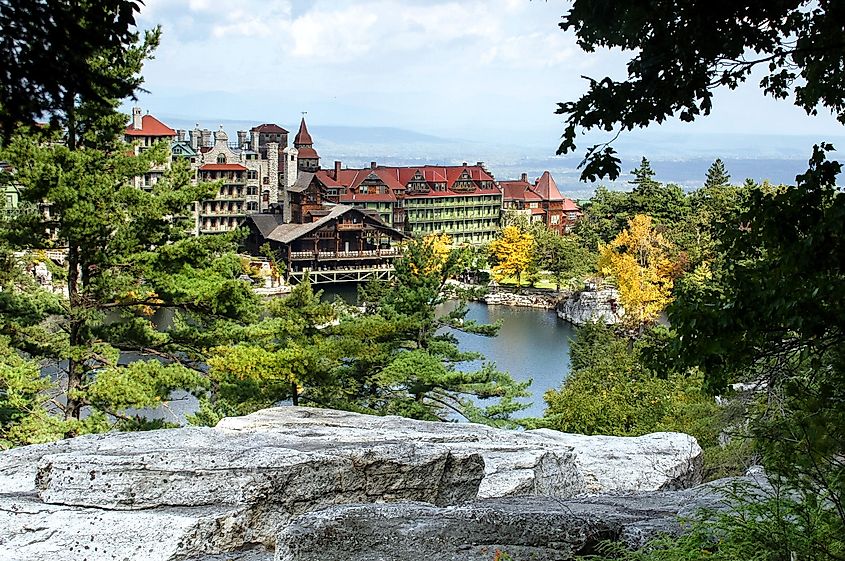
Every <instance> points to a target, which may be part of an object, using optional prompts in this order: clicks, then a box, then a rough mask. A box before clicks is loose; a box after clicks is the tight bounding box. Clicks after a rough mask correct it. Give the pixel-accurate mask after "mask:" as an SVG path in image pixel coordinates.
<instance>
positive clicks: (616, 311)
mask: <svg viewBox="0 0 845 561" xmlns="http://www.w3.org/2000/svg"><path fill="white" fill-rule="evenodd" d="M557 315H558V317H559V318H561V319H563V320H566V321H568V322H569V323H571V324H573V325H584V324H586V323H589V322H592V321H599V322H603V323H605V324H607V325H614V324H616V323H618V322H619V321H620V320H621V318H622V316H623V315H625V311H624V310H623V309H622V306H621V305H620V304H619V292H618V291H617V290H616V289H615V288H604V289H601V290H583V291H581V292H576V293H574V294H572V295H571V296H570V297H569V298H567V299H566V300H564V301H563V302H561V303H560V304H559V305H558V307H557Z"/></svg>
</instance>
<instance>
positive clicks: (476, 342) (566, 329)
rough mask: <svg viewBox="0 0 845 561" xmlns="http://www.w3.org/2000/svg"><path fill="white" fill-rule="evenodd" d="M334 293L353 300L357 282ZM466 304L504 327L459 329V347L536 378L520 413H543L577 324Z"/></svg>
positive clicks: (538, 313)
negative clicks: (486, 332)
mask: <svg viewBox="0 0 845 561" xmlns="http://www.w3.org/2000/svg"><path fill="white" fill-rule="evenodd" d="M335 296H340V297H341V298H343V299H344V300H345V301H346V302H349V303H355V302H356V300H355V298H356V289H355V286H354V285H340V286H335V287H332V289H331V290H326V291H325V293H324V295H323V297H324V298H325V299H328V300H331V299H333V298H334V297H335ZM445 305H446V306H448V305H449V304H445ZM468 306H469V312H468V313H467V316H466V319H469V320H475V321H477V322H479V323H495V322H497V321H499V320H501V321H502V328H501V329H500V330H499V335H498V336H497V337H484V336H481V335H472V334H470V333H463V332H460V331H456V332H455V336H456V337H457V339H458V342H459V344H460V349H461V350H462V351H475V352H479V353H481V354H482V355H484V357H486V359H487V361H489V362H495V363H496V366H497V367H498V368H499V370H504V371H506V372H509V373H510V375H511V376H513V377H514V379H516V380H519V381H526V380H532V384H531V386H530V387H529V391H530V392H531V394H532V398H530V399H525V400H523V401H524V402H525V403H531V407H529V408H528V409H525V410H523V411H520V412H519V413H517V414H516V416H517V417H540V416H542V414H543V410H544V409H545V402H544V401H543V394H544V393H545V392H546V390H549V389H552V388H554V389H559V388H560V386H561V384H562V383H563V381H564V380H565V379H566V377H567V376H568V375H569V339H570V338H574V337H575V330H574V328H573V327H572V326H571V325H570V324H569V323H567V322H565V321H563V320H562V319H560V318H558V317H557V314H555V312H553V311H550V310H543V309H539V308H520V307H514V306H488V305H487V304H484V303H481V302H470V303H469V304H468ZM480 366H481V362H477V363H467V364H464V365H462V366H461V368H462V369H465V370H469V369H477V368H479V367H480Z"/></svg>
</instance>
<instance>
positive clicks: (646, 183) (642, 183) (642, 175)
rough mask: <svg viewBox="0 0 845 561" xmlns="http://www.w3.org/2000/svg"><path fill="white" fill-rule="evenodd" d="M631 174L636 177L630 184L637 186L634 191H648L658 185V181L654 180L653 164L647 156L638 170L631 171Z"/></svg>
mask: <svg viewBox="0 0 845 561" xmlns="http://www.w3.org/2000/svg"><path fill="white" fill-rule="evenodd" d="M631 173H632V174H633V175H634V179H632V180H631V181H629V182H628V183H631V184H633V185H635V187H634V190H636V189H637V188H641V189H644V190H647V189H649V188H650V187H653V186H655V185H657V181H655V179H654V176H655V173H654V170H653V169H651V162H649V161H648V158H646V157H645V156H643V159H642V160H641V161H640V165H639V166H638V167H637V168H636V169H632V170H631Z"/></svg>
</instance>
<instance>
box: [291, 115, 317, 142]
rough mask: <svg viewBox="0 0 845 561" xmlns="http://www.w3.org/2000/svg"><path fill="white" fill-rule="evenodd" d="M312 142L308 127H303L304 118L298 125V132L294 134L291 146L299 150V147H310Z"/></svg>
mask: <svg viewBox="0 0 845 561" xmlns="http://www.w3.org/2000/svg"><path fill="white" fill-rule="evenodd" d="M312 144H314V141H313V140H311V135H310V134H308V127H306V126H305V117H303V118H302V121H301V122H300V123H299V132H298V133H296V138H294V139H293V145H294V146H296V147H297V148H299V147H300V146H311V145H312Z"/></svg>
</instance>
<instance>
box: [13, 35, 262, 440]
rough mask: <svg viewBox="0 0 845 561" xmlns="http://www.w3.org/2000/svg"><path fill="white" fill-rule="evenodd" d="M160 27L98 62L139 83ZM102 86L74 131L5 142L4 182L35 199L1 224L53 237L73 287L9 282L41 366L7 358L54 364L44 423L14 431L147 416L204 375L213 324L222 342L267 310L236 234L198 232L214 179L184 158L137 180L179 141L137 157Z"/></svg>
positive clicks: (20, 329)
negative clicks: (193, 224) (151, 179)
mask: <svg viewBox="0 0 845 561" xmlns="http://www.w3.org/2000/svg"><path fill="white" fill-rule="evenodd" d="M157 39H158V37H157V34H156V33H154V34H152V35H147V36H145V38H144V39H140V38H138V42H137V43H134V44H133V45H130V46H127V47H126V48H125V52H123V53H122V54H121V55H120V56H114V53H112V52H111V51H107V52H98V53H96V54H95V55H92V57H93V58H92V61H91V64H96V65H103V64H105V63H106V62H107V61H111V62H113V63H115V61H117V62H119V63H120V64H117V63H115V64H112V65H111V66H108V67H107V68H106V69H105V70H103V71H105V72H108V73H109V74H110V75H111V76H112V77H113V78H115V79H120V80H123V81H126V82H127V83H130V82H131V83H137V82H138V80H139V78H137V77H138V76H139V73H140V70H141V65H142V63H143V60H144V58H145V57H146V56H147V55H148V54H149V52H150V51H151V49H152V48H153V46H154V45H155V43H156V42H157ZM94 59H96V60H94ZM95 93H96V94H97V95H94V94H92V95H91V96H85V95H82V94H75V95H74V96H73V97H72V98H71V99H70V102H71V103H70V105H68V106H66V107H65V108H64V111H63V117H64V119H66V128H65V129H63V130H61V131H57V130H55V129H54V130H52V131H49V130H48V131H46V132H45V131H43V130H39V134H34V133H33V131H32V130H31V129H29V128H28V127H20V128H18V129H17V130H16V131H15V132H14V133H13V134H12V135H11V140H10V142H9V143H8V144H7V146H5V147H4V149H3V151H2V153H0V160H4V161H6V162H8V163H9V164H10V165H11V169H12V173H11V174H8V175H7V176H6V177H5V178H4V180H7V181H9V180H13V181H14V182H15V184H16V185H17V186H18V187H19V190H20V193H21V199H22V200H23V201H24V202H25V203H27V204H28V206H29V208H31V209H34V210H32V211H30V212H23V213H19V214H18V215H17V216H15V217H14V218H12V219H11V221H10V222H8V223H5V224H0V243H2V244H5V245H7V246H8V247H9V248H10V249H12V250H17V251H19V252H23V254H24V255H26V254H27V252H29V255H33V256H34V257H32V258H33V259H35V260H40V261H42V262H45V261H46V262H47V263H49V260H46V259H45V258H43V257H38V253H39V251H40V250H41V249H43V248H49V247H51V246H57V247H59V248H63V249H65V251H66V255H67V260H66V267H65V268H63V269H59V270H58V271H57V273H59V274H57V275H56V277H57V278H59V279H60V280H61V282H62V283H63V285H64V286H63V290H62V291H59V292H60V294H61V293H63V294H64V296H60V295H56V294H50V293H49V292H48V291H45V290H44V289H42V288H41V287H39V286H36V285H34V284H33V283H31V282H24V281H22V280H21V279H20V278H7V279H6V280H5V285H4V287H3V290H2V292H0V336H2V337H4V338H5V339H4V343H3V344H4V346H5V347H7V348H9V349H13V350H14V351H15V354H17V356H18V357H19V358H20V359H23V360H25V361H27V364H32V363H33V362H30V361H34V363H35V364H37V366H38V368H35V369H33V368H30V367H28V366H27V367H24V368H21V367H20V365H17V366H16V361H17V360H18V359H15V358H14V356H13V355H12V354H9V353H6V354H5V355H4V357H5V358H3V359H2V360H3V361H4V362H3V364H4V366H3V368H7V367H8V368H12V369H14V371H15V372H17V373H19V374H20V375H22V376H30V377H31V378H32V379H31V380H30V382H31V383H32V385H33V387H34V386H35V385H38V384H42V383H43V380H41V379H40V376H42V375H44V373H46V372H56V374H55V378H56V380H55V381H54V382H51V388H50V393H51V394H53V395H52V397H53V399H52V400H51V402H50V403H51V407H50V411H49V413H50V414H49V416H47V418H45V416H44V415H41V413H38V414H36V415H34V416H30V417H28V418H30V419H35V420H40V421H43V422H42V423H41V425H39V426H38V427H31V428H30V429H29V430H26V431H21V430H18V431H17V432H15V431H14V430H13V428H14V427H12V428H9V430H8V431H7V432H8V433H10V434H12V433H13V434H15V435H16V436H15V438H14V442H15V443H23V442H31V441H36V440H46V439H49V438H57V437H61V436H63V435H66V436H69V435H74V434H79V433H81V432H90V431H99V430H105V429H107V428H109V427H111V426H113V425H114V424H115V423H119V424H120V425H121V426H122V427H125V428H132V427H137V426H142V425H144V424H145V423H144V422H143V421H142V420H139V419H137V418H135V417H133V416H132V415H131V414H130V413H129V411H130V410H132V409H139V408H145V407H155V406H157V405H159V404H161V403H162V402H163V401H166V400H167V399H168V398H169V396H170V394H171V392H172V391H174V390H176V389H182V390H194V391H197V390H199V389H200V388H202V387H204V386H205V385H206V384H207V380H206V377H205V374H204V370H203V365H202V364H201V362H202V360H203V359H204V358H205V350H206V349H208V348H209V347H211V346H212V345H210V344H209V341H208V340H209V338H210V337H211V336H212V335H211V334H213V337H214V339H215V341H214V344H215V345H219V344H221V343H225V342H226V340H227V338H229V337H237V333H238V330H239V329H240V327H241V325H240V324H241V322H245V321H250V320H252V319H254V318H255V317H256V316H257V310H258V303H257V300H256V298H255V296H254V295H253V294H252V293H251V291H250V289H249V287H248V286H247V285H246V284H245V283H244V282H242V281H240V280H238V278H239V276H240V275H241V274H242V273H243V272H244V267H243V265H242V264H241V261H240V259H239V258H238V257H237V256H236V255H234V254H233V253H231V251H232V249H233V248H234V245H233V241H232V239H231V238H229V237H216V238H211V237H208V238H201V239H198V238H194V237H192V236H191V235H190V231H189V230H190V228H189V226H190V224H189V219H188V218H187V217H188V216H190V209H191V205H192V204H193V201H196V200H200V199H202V198H204V197H205V196H207V195H208V194H209V193H210V192H211V190H212V189H213V188H214V186H192V185H191V182H190V170H189V169H188V167H187V165H175V166H174V167H173V168H172V169H171V170H170V171H169V172H168V173H167V174H165V176H164V178H163V179H162V180H161V181H159V182H158V183H157V184H156V185H155V187H154V188H153V189H152V190H150V191H144V190H139V189H135V188H133V187H131V186H130V179H131V178H132V177H134V176H136V175H138V174H142V173H144V172H146V171H148V170H149V169H150V166H151V165H161V164H163V163H164V162H165V159H166V158H167V157H168V155H169V146H167V145H166V143H165V144H162V145H159V146H156V147H153V148H151V149H149V150H146V151H144V152H143V153H142V154H141V155H140V156H133V155H131V154H130V151H129V150H127V147H126V145H125V144H124V143H123V142H122V140H121V138H120V136H119V133H120V131H122V129H123V127H124V126H125V123H126V117H125V116H124V115H121V114H120V113H118V112H117V111H116V106H117V103H118V100H116V99H106V98H104V97H103V92H102V91H99V90H98V91H97V92H95ZM50 134H51V135H52V136H46V135H50ZM15 259H17V260H18V261H17V262H16V263H15V266H16V267H18V269H21V268H23V267H26V266H27V264H26V263H21V262H20V258H18V257H14V256H13V258H12V260H13V261H15ZM24 276H25V275H24ZM163 314H172V315H173V318H172V321H171V327H170V328H169V329H168V330H166V331H160V330H159V329H158V328H157V327H156V322H157V321H158V320H160V318H161V316H162V315H163ZM7 372H8V371H7ZM36 375H37V376H38V377H39V378H38V379H36V378H33V376H36ZM19 385H20V384H19ZM16 418H18V419H20V418H21V417H19V416H18V417H16ZM4 430H5V429H4Z"/></svg>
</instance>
